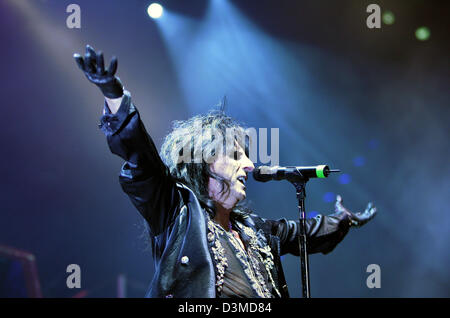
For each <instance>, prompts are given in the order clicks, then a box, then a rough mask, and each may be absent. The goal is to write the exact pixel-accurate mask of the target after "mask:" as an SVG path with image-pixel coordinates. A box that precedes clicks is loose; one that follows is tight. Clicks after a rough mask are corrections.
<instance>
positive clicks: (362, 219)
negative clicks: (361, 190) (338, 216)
mask: <svg viewBox="0 0 450 318" xmlns="http://www.w3.org/2000/svg"><path fill="white" fill-rule="evenodd" d="M342 202H343V200H342V197H341V196H340V195H337V196H336V204H335V210H336V212H337V213H346V214H347V215H348V216H349V217H350V222H351V225H352V226H356V227H360V226H362V225H364V224H366V223H367V222H369V221H370V220H372V219H373V218H374V217H375V215H376V213H377V208H376V207H375V206H373V204H372V202H369V204H367V207H366V210H365V211H364V212H362V213H361V212H357V213H352V212H350V211H349V210H347V209H346V208H345V207H344V206H343V205H342Z"/></svg>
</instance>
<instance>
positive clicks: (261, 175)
mask: <svg viewBox="0 0 450 318" xmlns="http://www.w3.org/2000/svg"><path fill="white" fill-rule="evenodd" d="M271 174H272V171H271V167H268V166H259V167H257V168H255V169H254V170H253V178H254V179H255V180H256V181H260V182H266V181H269V180H271V179H272V175H271Z"/></svg>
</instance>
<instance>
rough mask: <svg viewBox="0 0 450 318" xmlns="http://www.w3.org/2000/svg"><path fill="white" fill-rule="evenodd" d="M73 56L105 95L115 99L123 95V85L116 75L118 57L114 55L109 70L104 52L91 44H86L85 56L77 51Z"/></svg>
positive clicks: (85, 73)
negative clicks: (106, 68)
mask: <svg viewBox="0 0 450 318" xmlns="http://www.w3.org/2000/svg"><path fill="white" fill-rule="evenodd" d="M73 57H74V59H75V62H76V63H77V65H78V67H79V68H80V69H81V70H82V71H83V72H84V75H86V77H87V79H88V80H89V81H90V82H91V83H94V84H95V85H97V86H98V87H99V88H100V89H101V91H102V93H103V95H104V96H105V97H108V98H111V99H113V98H119V97H121V96H122V95H123V85H122V83H121V82H120V79H119V78H118V77H117V76H115V74H116V71H117V57H115V56H113V58H112V59H111V63H110V65H109V68H108V70H105V64H104V60H103V53H102V52H101V51H98V52H97V53H96V52H95V50H94V49H93V48H92V47H91V46H90V45H86V54H85V56H84V58H83V57H82V56H81V55H80V54H78V53H75V54H74V55H73Z"/></svg>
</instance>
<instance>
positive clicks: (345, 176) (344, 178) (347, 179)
mask: <svg viewBox="0 0 450 318" xmlns="http://www.w3.org/2000/svg"><path fill="white" fill-rule="evenodd" d="M351 181H352V177H350V175H349V174H347V173H344V174H341V175H340V176H339V183H341V184H349V183H350V182H351Z"/></svg>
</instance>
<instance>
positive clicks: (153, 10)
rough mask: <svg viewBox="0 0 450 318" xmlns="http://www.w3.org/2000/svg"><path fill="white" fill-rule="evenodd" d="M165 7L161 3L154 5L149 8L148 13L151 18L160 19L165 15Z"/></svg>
mask: <svg viewBox="0 0 450 318" xmlns="http://www.w3.org/2000/svg"><path fill="white" fill-rule="evenodd" d="M163 11H164V9H163V7H162V6H161V5H160V4H159V3H152V4H151V5H149V6H148V8H147V13H148V15H149V16H150V18H153V19H158V18H160V17H161V16H162V15H163Z"/></svg>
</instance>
